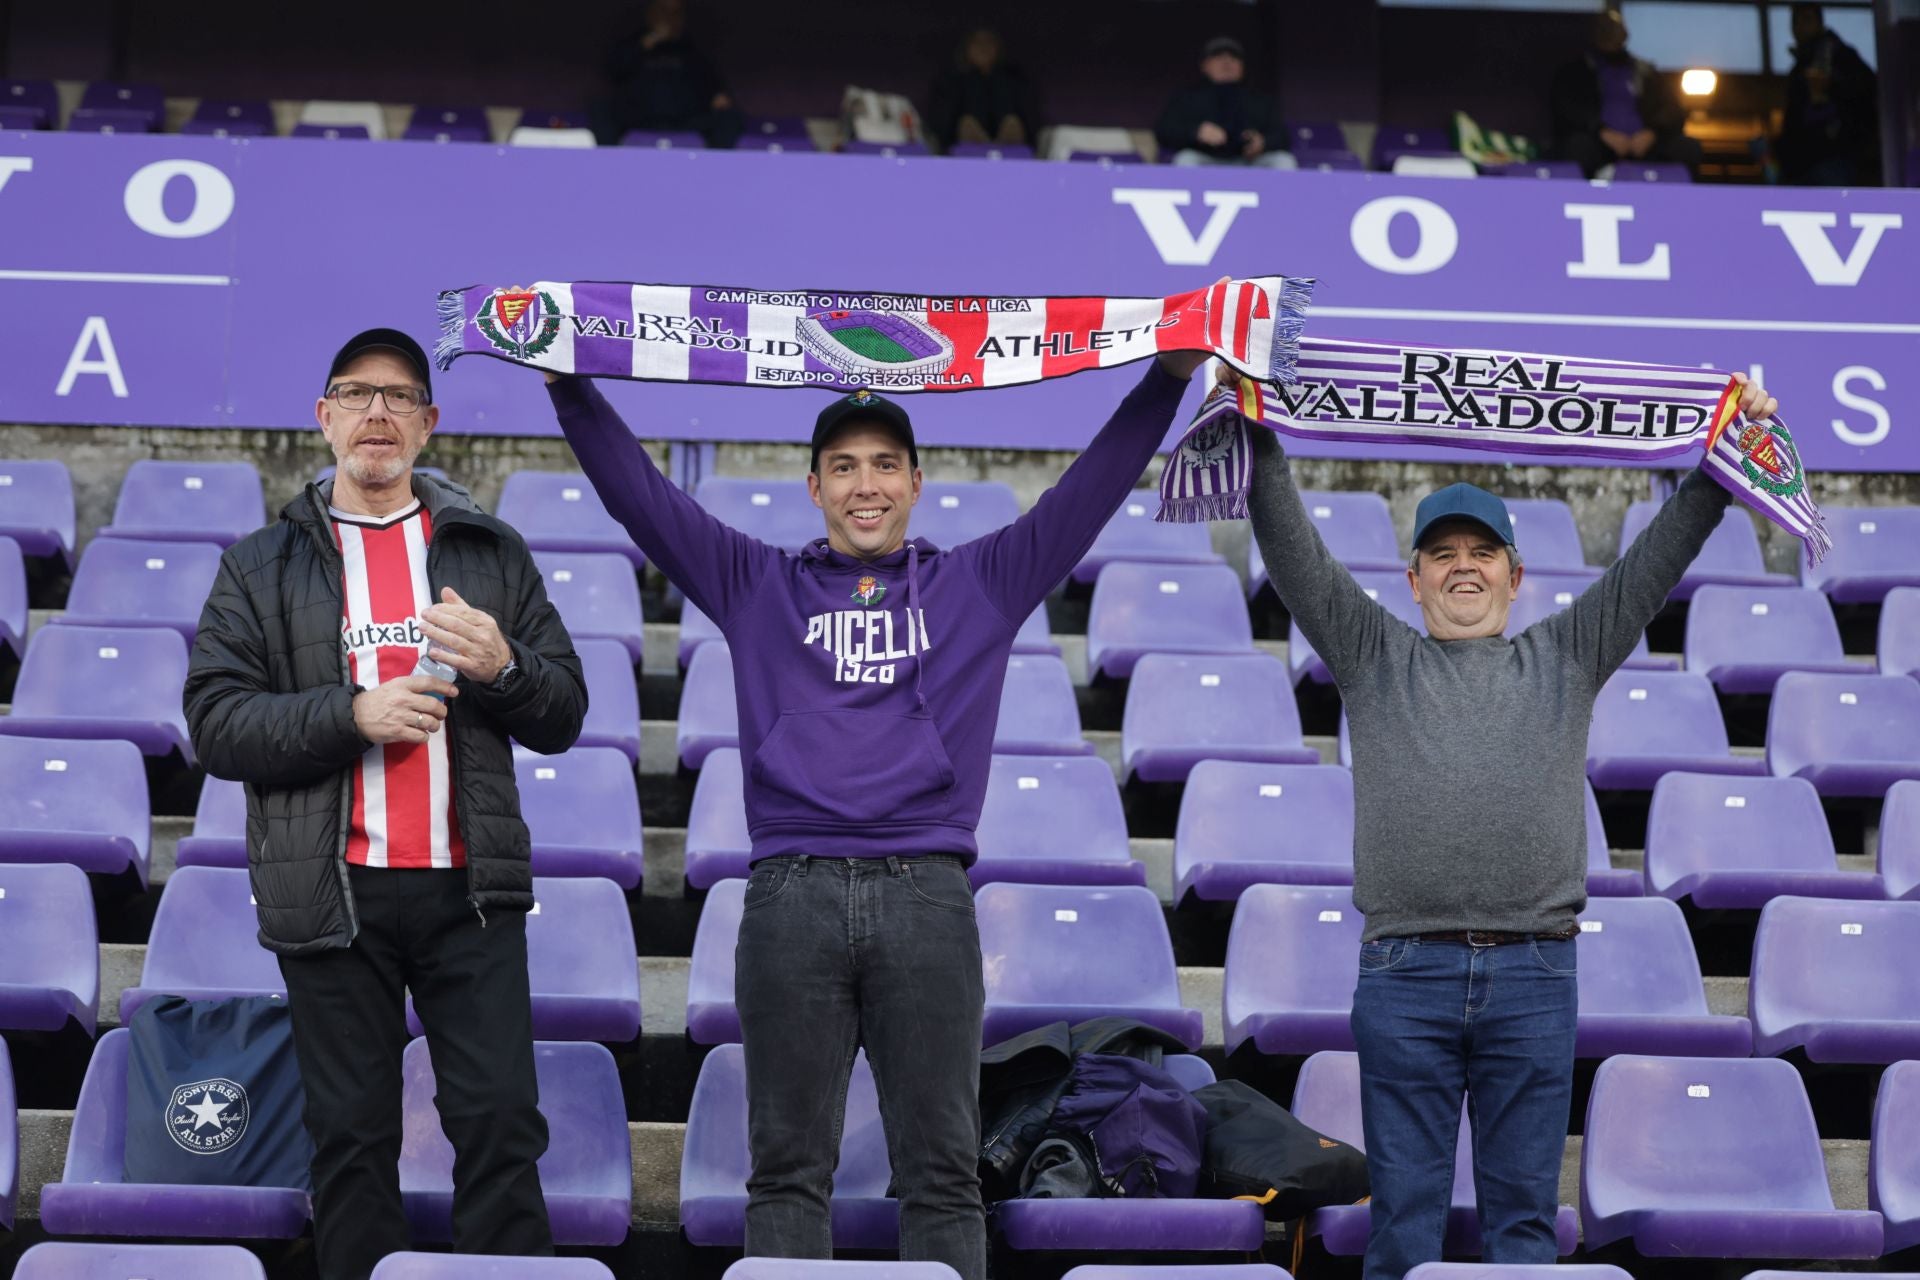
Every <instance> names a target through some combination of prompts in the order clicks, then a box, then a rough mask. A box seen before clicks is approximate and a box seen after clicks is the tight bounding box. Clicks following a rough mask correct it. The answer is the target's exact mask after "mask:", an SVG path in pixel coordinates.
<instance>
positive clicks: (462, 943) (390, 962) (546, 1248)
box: [280, 867, 553, 1280]
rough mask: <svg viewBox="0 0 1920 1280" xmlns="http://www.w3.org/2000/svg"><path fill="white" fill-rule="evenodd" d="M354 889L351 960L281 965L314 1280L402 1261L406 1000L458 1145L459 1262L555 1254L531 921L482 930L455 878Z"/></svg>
mask: <svg viewBox="0 0 1920 1280" xmlns="http://www.w3.org/2000/svg"><path fill="white" fill-rule="evenodd" d="M347 874H348V876H349V878H350V879H351V881H352V884H353V895H354V902H355V905H356V906H357V908H358V911H359V915H360V933H359V936H357V937H356V938H355V939H354V940H353V945H352V946H350V947H347V948H344V949H342V950H337V951H325V952H321V953H319V954H317V955H310V956H282V957H281V958H280V972H281V974H282V975H284V976H285V978H286V980H287V1003H288V1006H289V1007H290V1009H291V1011H292V1013H293V1047H294V1053H295V1056H297V1057H298V1058H299V1060H300V1078H301V1081H302V1083H303V1084H304V1086H305V1088H306V1093H307V1106H306V1122H307V1131H308V1132H309V1133H311V1134H312V1135H313V1147H314V1153H313V1238H314V1252H315V1254H316V1255H317V1259H318V1262H319V1266H320V1276H321V1280H364V1277H366V1276H367V1275H368V1274H370V1273H371V1272H372V1271H373V1268H374V1265H375V1264H376V1263H378V1262H379V1261H380V1259H381V1258H384V1257H385V1256H386V1255H388V1254H389V1253H398V1252H400V1251H402V1250H404V1249H406V1248H407V1219H406V1216H405V1214H404V1213H403V1212H402V1211H401V1207H400V1169H399V1162H400V1136H401V1118H400V1055H401V1053H402V1052H403V1051H404V1050H405V1049H406V1047H407V1024H406V1003H405V998H406V995H407V993H408V992H409V991H410V992H412V994H413V1004H414V1008H415V1010H417V1011H418V1012H419V1014H420V1022H421V1024H422V1025H423V1026H424V1027H425V1028H426V1031H427V1043H428V1044H429V1045H430V1046H431V1047H432V1051H433V1074H434V1080H435V1082H436V1084H437V1085H438V1089H437V1093H436V1096H435V1098H434V1105H435V1106H436V1107H437V1108H438V1109H439V1112H440V1127H441V1128H442V1129H443V1130H445V1131H446V1134H447V1138H448V1140H449V1141H451V1142H452V1144H453V1153H454V1154H453V1247H454V1249H455V1250H457V1251H458V1252H460V1253H504V1254H518V1255H522V1256H531V1255H547V1254H551V1253H552V1252H553V1236H552V1233H551V1231H550V1230H549V1229H548V1226H547V1203H546V1200H545V1199H544V1198H543V1197H542V1196H541V1194H540V1174H539V1172H538V1170H536V1169H535V1168H534V1162H535V1161H536V1160H538V1159H539V1158H540V1155H541V1153H542V1152H544V1151H545V1150H546V1149H547V1122H546V1119H545V1118H544V1117H543V1116H541V1114H540V1112H539V1110H538V1109H537V1107H536V1104H537V1103H538V1102H539V1091H538V1088H537V1087H536V1085H535V1083H534V1074H533V1008H532V999H531V997H530V996H529V994H528V991H527V918H526V917H525V916H523V915H520V914H518V913H516V912H495V913H493V914H492V915H489V916H488V917H487V918H486V923H485V926H484V927H482V924H481V919H480V916H479V914H478V913H477V912H475V911H474V909H473V907H472V905H471V904H469V903H468V901H467V873H466V872H465V871H464V870H455V871H399V870H389V869H385V868H370V867H350V868H348V872H347Z"/></svg>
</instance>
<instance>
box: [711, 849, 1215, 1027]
mask: <svg viewBox="0 0 1920 1280" xmlns="http://www.w3.org/2000/svg"><path fill="white" fill-rule="evenodd" d="M745 897H746V881H744V880H722V881H720V882H719V883H718V884H716V885H714V886H713V888H712V889H711V890H709V891H708V893H707V898H706V902H705V904H704V905H703V906H702V908H701V912H700V923H699V927H698V929H697V930H696V932H695V934H694V941H693V958H692V962H691V965H690V968H689V973H688V977H687V1034H688V1035H689V1036H690V1037H691V1038H692V1039H693V1041H694V1043H696V1044H726V1043H730V1042H733V1041H736V1040H738V1039H739V1038H740V1015H739V1013H738V1011H737V1009H736V1007H735V1005H734V999H733V977H734V941H735V939H736V938H737V937H738V936H739V933H740V913H741V908H742V905H743V903H744V901H745ZM973 900H974V910H975V912H976V914H977V916H978V918H979V923H980V954H981V958H982V965H983V968H984V971H985V975H986V993H987V1011H986V1019H985V1026H984V1029H983V1033H982V1043H984V1044H997V1043H999V1042H1000V1041H1002V1040H1006V1039H1009V1038H1011V1037H1013V1036H1016V1035H1019V1034H1021V1033H1022V1032H1025V1031H1031V1030H1032V1029H1033V1028H1035V1027H1039V1026H1045V1025H1046V1024H1048V1023H1050V1022H1059V1021H1066V1022H1080V1021H1083V1020H1085V1019H1087V1018H1092V1017H1097V1016H1100V1015H1102V1014H1109V1013H1111V1014H1122V1015H1125V1016H1126V1017H1130V1018H1135V1019H1138V1020H1139V1021H1141V1022H1146V1023H1149V1024H1151V1025H1153V1026H1156V1027H1159V1028H1160V1029H1161V1030H1163V1031H1165V1032H1167V1033H1168V1034H1169V1035H1172V1036H1174V1037H1175V1038H1177V1039H1178V1040H1180V1041H1181V1043H1183V1044H1185V1045H1186V1046H1187V1047H1188V1048H1198V1047H1199V1045H1200V1041H1201V1035H1202V1019H1201V1015H1200V1012H1199V1010H1197V1009H1188V1008H1185V1007H1183V1006H1182V1005H1181V1003H1180V982H1179V976H1178V972H1177V970H1176V969H1175V968H1174V963H1173V943H1172V941H1171V939H1170V937H1169V935H1168V933H1167V922H1166V917H1165V915H1164V913H1163V912H1162V911H1161V909H1160V900H1159V899H1158V898H1156V897H1154V895H1153V892H1152V890H1150V889H1146V888H1142V887H1140V886H1138V885H1104V886H1103V885H1051V884H1011V883H994V884H987V885H983V886H982V887H981V888H980V889H979V890H978V891H976V892H975V894H974V899H973Z"/></svg>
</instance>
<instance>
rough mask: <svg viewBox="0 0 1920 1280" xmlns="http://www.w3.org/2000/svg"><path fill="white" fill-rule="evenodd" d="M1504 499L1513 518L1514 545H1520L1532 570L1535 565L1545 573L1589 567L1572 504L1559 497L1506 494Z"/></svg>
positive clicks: (1535, 567)
mask: <svg viewBox="0 0 1920 1280" xmlns="http://www.w3.org/2000/svg"><path fill="white" fill-rule="evenodd" d="M1501 501H1502V502H1504V503H1506V504H1507V518H1508V519H1509V520H1511V521H1512V522H1513V536H1514V539H1515V541H1514V545H1515V546H1516V547H1518V548H1519V549H1520V555H1521V557H1522V558H1523V559H1524V560H1525V561H1526V565H1527V571H1528V572H1529V573H1531V572H1532V571H1533V570H1535V569H1539V570H1540V571H1541V572H1543V573H1553V572H1556V571H1560V570H1573V571H1575V572H1578V571H1581V570H1584V569H1585V568H1586V567H1587V556H1586V552H1585V550H1584V549H1583V548H1582V547H1581V545H1580V529H1579V526H1577V525H1576V524H1574V521H1573V508H1572V507H1570V506H1568V505H1567V504H1566V503H1565V502H1563V501H1561V500H1560V499H1559V498H1502V499H1501Z"/></svg>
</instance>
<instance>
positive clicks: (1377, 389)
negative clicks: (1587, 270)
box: [1158, 337, 1832, 564]
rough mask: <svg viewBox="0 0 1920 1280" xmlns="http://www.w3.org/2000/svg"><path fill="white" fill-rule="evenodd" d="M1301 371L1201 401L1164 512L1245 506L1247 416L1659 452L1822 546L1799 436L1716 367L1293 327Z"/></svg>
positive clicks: (1172, 469) (1583, 453)
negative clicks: (1745, 402)
mask: <svg viewBox="0 0 1920 1280" xmlns="http://www.w3.org/2000/svg"><path fill="white" fill-rule="evenodd" d="M1295 373H1296V379H1295V380H1294V381H1293V382H1291V383H1286V384H1264V385H1263V384H1258V383H1255V382H1253V381H1252V380H1250V379H1247V378H1244V377H1243V378H1241V379H1240V380H1239V382H1238V383H1237V385H1231V386H1222V387H1217V388H1215V390H1214V391H1213V392H1212V393H1211V394H1210V395H1209V396H1208V397H1207V398H1206V400H1205V401H1203V402H1202V404H1201V406H1200V411H1199V413H1198V414H1196V415H1195V417H1194V420H1193V422H1192V423H1191V424H1190V425H1189V426H1188V428H1187V432H1186V434H1185V436H1183V437H1182V438H1181V441H1180V445H1179V447H1178V448H1176V449H1175V450H1174V452H1173V456H1172V458H1171V459H1170V460H1169V461H1168V463H1167V467H1166V470H1165V471H1164V472H1162V474H1161V477H1160V514H1159V517H1158V518H1159V519H1161V520H1167V521H1179V522H1187V521H1199V520H1233V519H1242V518H1244V517H1245V516H1246V514H1247V492H1248V490H1249V488H1250V487H1251V486H1252V483H1253V459H1252V450H1251V447H1250V441H1249V438H1248V436H1247V431H1248V429H1249V427H1250V426H1252V425H1256V424H1257V425H1260V426H1265V427H1269V428H1271V429H1272V430H1275V431H1278V432H1280V433H1281V434H1283V435H1289V436H1300V437H1304V438H1307V439H1321V440H1346V441H1359V442H1363V443H1380V444H1386V445H1393V444H1439V445H1445V446H1448V447H1449V448H1458V449H1489V450H1499V451H1500V452H1502V453H1509V454H1511V453H1527V454H1534V455H1538V456H1539V457H1541V458H1543V459H1551V458H1554V457H1577V458H1612V459H1624V458H1628V457H1632V458H1664V459H1675V460H1679V459H1681V458H1683V457H1684V456H1685V455H1687V454H1688V453H1691V452H1693V451H1695V450H1704V451H1705V456H1704V457H1703V458H1702V459H1701V462H1700V465H1701V467H1703V468H1704V469H1705V470H1706V472H1707V474H1708V475H1710V476H1712V477H1713V478H1714V479H1715V480H1717V481H1719V482H1720V484H1722V485H1723V486H1725V487H1726V488H1727V490H1728V491H1729V492H1731V493H1732V494H1733V496H1734V497H1735V498H1737V499H1739V500H1740V501H1741V502H1743V503H1745V504H1746V505H1747V506H1749V507H1751V508H1752V509H1753V510H1755V511H1758V512H1759V513H1760V514H1761V515H1763V516H1765V517H1766V518H1767V519H1769V520H1771V521H1773V522H1774V523H1775V524H1777V525H1779V526H1780V527H1781V528H1783V529H1785V530H1787V531H1788V532H1790V533H1792V534H1793V535H1794V536H1795V537H1797V538H1799V539H1800V540H1801V542H1802V543H1803V544H1804V545H1805V547H1806V551H1807V561H1808V563H1809V564H1812V563H1816V562H1818V561H1819V559H1820V558H1821V557H1822V556H1823V555H1825V554H1826V552H1827V550H1828V549H1829V548H1830V547H1831V546H1832V539H1831V538H1830V537H1829V536H1828V534H1827V530H1826V525H1825V522H1824V520H1823V519H1822V517H1821V515H1820V511H1819V508H1817V507H1816V506H1814V503H1813V499H1812V497H1811V496H1810V495H1809V494H1808V493H1807V484H1806V471H1805V469H1804V468H1803V467H1802V466H1801V463H1800V455H1799V451H1798V450H1797V449H1796V448H1795V447H1794V443H1793V435H1792V433H1791V432H1789V431H1788V430H1787V427H1786V424H1785V423H1783V422H1781V421H1780V420H1779V419H1778V418H1769V419H1768V420H1767V421H1765V422H1750V421H1748V420H1747V418H1746V416H1745V415H1744V414H1742V413H1741V412H1740V411H1739V406H1738V401H1739V386H1738V384H1736V383H1735V382H1734V381H1733V379H1731V378H1730V377H1728V376H1727V375H1726V374H1724V373H1715V372H1713V371H1711V370H1707V369H1699V368H1684V367H1675V366H1667V365H1653V364H1629V363H1624V362H1621V361H1614V360H1595V359H1589V358H1586V357H1581V356H1544V355H1533V354H1523V353H1517V352H1505V351H1474V350H1451V351H1450V350H1444V349H1440V348H1435V347H1421V346H1404V347H1401V346H1388V345H1381V344H1378V343H1370V342H1348V341H1345V340H1343V339H1339V338H1313V337H1307V338H1302V339H1301V341H1300V346H1299V354H1298V358H1297V360H1296V363H1295Z"/></svg>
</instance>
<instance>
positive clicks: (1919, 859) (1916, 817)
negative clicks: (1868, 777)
mask: <svg viewBox="0 0 1920 1280" xmlns="http://www.w3.org/2000/svg"><path fill="white" fill-rule="evenodd" d="M1879 863H1880V868H1879V869H1880V879H1881V881H1882V883H1883V884H1885V886H1886V890H1887V896H1888V897H1889V898H1912V897H1916V896H1920V780H1916V779H1911V778H1909V779H1904V780H1902V781H1900V782H1896V783H1894V784H1893V785H1892V786H1891V787H1888V788H1887V799H1886V803H1885V804H1883V805H1881V807H1880V852H1879Z"/></svg>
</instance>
